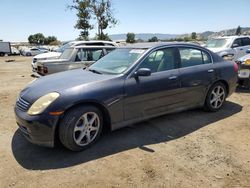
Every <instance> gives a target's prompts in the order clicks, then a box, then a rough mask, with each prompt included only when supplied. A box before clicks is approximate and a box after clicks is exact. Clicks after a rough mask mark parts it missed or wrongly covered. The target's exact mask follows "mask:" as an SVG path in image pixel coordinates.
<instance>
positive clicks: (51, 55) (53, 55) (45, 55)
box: [34, 52, 62, 60]
mask: <svg viewBox="0 0 250 188" xmlns="http://www.w3.org/2000/svg"><path fill="white" fill-rule="evenodd" d="M61 54H62V53H60V52H47V53H43V54H39V55H36V56H34V58H36V59H38V60H39V59H51V58H58V57H59V56H60V55H61Z"/></svg>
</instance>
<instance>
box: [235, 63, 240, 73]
mask: <svg viewBox="0 0 250 188" xmlns="http://www.w3.org/2000/svg"><path fill="white" fill-rule="evenodd" d="M238 70H239V66H238V64H237V63H235V62H234V71H235V72H238Z"/></svg>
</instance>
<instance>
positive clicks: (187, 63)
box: [179, 48, 212, 67]
mask: <svg viewBox="0 0 250 188" xmlns="http://www.w3.org/2000/svg"><path fill="white" fill-rule="evenodd" d="M179 52H180V60H181V67H192V66H196V65H203V64H208V63H211V62H212V61H211V58H210V56H209V54H208V53H206V52H204V51H201V50H198V49H193V48H179Z"/></svg>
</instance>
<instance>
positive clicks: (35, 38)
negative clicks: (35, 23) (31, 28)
mask: <svg viewBox="0 0 250 188" xmlns="http://www.w3.org/2000/svg"><path fill="white" fill-rule="evenodd" d="M28 41H29V43H30V44H37V45H41V44H44V41H45V37H44V35H43V34H42V33H36V34H34V35H30V36H29V37H28Z"/></svg>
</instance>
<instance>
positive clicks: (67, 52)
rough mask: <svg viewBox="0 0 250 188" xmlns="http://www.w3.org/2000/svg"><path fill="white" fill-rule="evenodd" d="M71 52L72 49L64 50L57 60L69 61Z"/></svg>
mask: <svg viewBox="0 0 250 188" xmlns="http://www.w3.org/2000/svg"><path fill="white" fill-rule="evenodd" d="M72 52H73V48H67V49H65V50H64V51H63V53H62V55H61V56H60V58H59V59H70V57H71V54H72Z"/></svg>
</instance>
